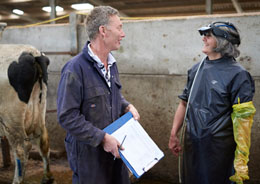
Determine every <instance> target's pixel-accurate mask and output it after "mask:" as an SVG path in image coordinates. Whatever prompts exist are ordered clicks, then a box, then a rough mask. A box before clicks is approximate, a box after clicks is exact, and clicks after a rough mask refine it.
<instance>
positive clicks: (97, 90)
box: [82, 86, 107, 128]
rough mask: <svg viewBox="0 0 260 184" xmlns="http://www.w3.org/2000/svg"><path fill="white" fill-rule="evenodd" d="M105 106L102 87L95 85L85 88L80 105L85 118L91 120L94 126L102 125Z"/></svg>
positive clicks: (105, 100)
mask: <svg viewBox="0 0 260 184" xmlns="http://www.w3.org/2000/svg"><path fill="white" fill-rule="evenodd" d="M106 107H107V98H106V95H105V89H104V88H103V87H101V86H100V87H99V86H95V87H91V88H88V89H87V90H86V94H85V95H84V103H83V106H82V109H83V113H84V115H85V118H86V120H88V121H91V122H92V123H93V124H94V125H95V126H96V127H99V128H100V127H102V126H103V124H102V123H103V117H104V116H105V112H106V109H107V108H106ZM101 114H102V115H101Z"/></svg>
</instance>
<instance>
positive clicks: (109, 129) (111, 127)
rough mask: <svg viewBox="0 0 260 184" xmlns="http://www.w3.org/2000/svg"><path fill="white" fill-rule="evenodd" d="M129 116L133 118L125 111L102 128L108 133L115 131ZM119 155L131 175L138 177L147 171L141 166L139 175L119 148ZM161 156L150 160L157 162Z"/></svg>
mask: <svg viewBox="0 0 260 184" xmlns="http://www.w3.org/2000/svg"><path fill="white" fill-rule="evenodd" d="M131 118H133V115H132V113H131V112H127V113H126V114H124V115H123V116H121V117H120V118H119V119H117V120H116V121H114V122H113V123H111V124H110V125H109V126H107V127H106V128H104V129H103V130H104V131H105V132H106V133H108V134H112V133H113V132H115V131H116V130H118V129H119V128H120V127H122V126H123V125H124V124H125V123H127V122H128V121H129V120H130V119H131ZM119 155H120V157H121V159H122V161H123V162H124V163H125V165H126V166H127V167H128V168H129V169H130V171H131V172H132V173H133V175H134V176H135V177H136V178H140V177H141V176H142V175H143V174H144V173H145V172H146V171H148V170H149V169H150V168H151V167H150V168H149V169H146V168H145V167H144V168H143V173H142V174H141V175H138V174H137V172H136V171H135V169H134V168H133V167H132V165H131V164H130V163H129V162H128V160H127V159H126V158H125V157H124V155H123V154H122V153H121V151H120V150H119ZM160 159H161V158H159V159H158V158H155V159H154V160H153V161H152V162H156V163H157V162H158V161H159V160H160Z"/></svg>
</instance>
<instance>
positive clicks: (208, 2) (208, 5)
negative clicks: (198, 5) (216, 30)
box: [206, 0, 213, 14]
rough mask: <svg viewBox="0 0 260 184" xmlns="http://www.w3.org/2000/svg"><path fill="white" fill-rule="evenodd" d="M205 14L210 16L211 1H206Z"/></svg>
mask: <svg viewBox="0 0 260 184" xmlns="http://www.w3.org/2000/svg"><path fill="white" fill-rule="evenodd" d="M206 13H207V14H212V13H213V11H212V0H206Z"/></svg>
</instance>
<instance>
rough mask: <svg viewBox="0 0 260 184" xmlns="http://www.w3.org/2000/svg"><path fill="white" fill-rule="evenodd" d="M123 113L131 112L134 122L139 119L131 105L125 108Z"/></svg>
mask: <svg viewBox="0 0 260 184" xmlns="http://www.w3.org/2000/svg"><path fill="white" fill-rule="evenodd" d="M125 112H131V113H132V114H133V117H134V119H135V120H139V119H140V115H139V113H138V111H137V110H136V108H135V107H134V106H133V105H132V104H129V105H128V106H127V107H126V109H125Z"/></svg>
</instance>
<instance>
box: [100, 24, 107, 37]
mask: <svg viewBox="0 0 260 184" xmlns="http://www.w3.org/2000/svg"><path fill="white" fill-rule="evenodd" d="M99 33H100V35H102V37H105V33H106V28H105V26H99Z"/></svg>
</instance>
